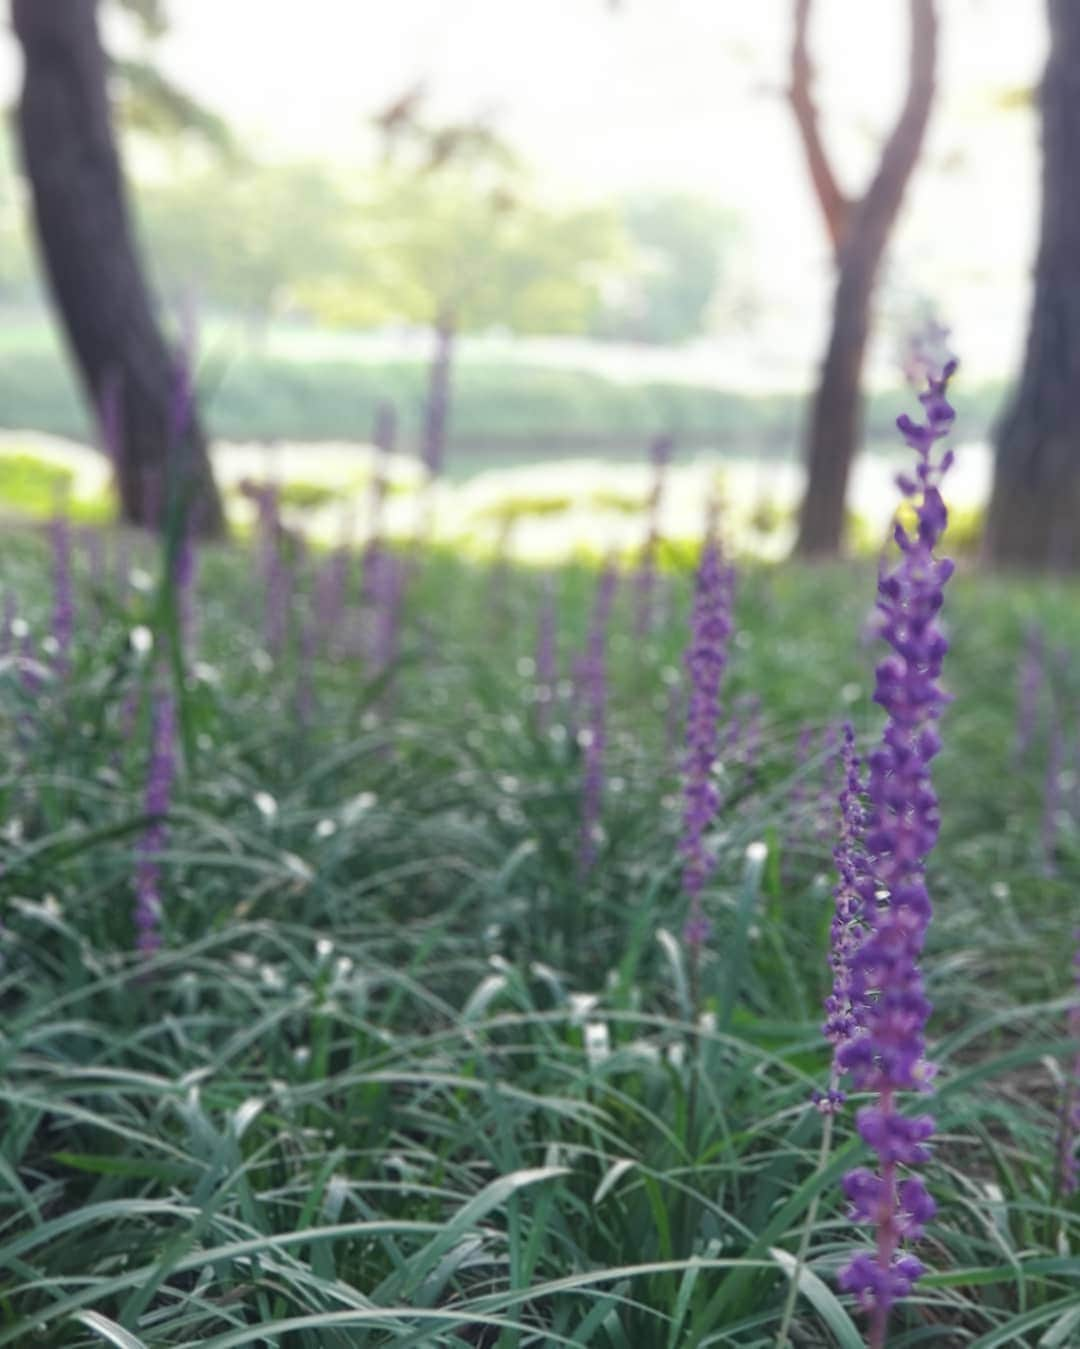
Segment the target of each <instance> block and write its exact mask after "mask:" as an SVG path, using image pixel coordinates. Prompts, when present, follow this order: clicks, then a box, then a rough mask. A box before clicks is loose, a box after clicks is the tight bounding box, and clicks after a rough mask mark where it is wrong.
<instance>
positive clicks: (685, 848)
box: [680, 530, 735, 950]
mask: <svg viewBox="0 0 1080 1349" xmlns="http://www.w3.org/2000/svg"><path fill="white" fill-rule="evenodd" d="M734 587H735V576H734V572H733V570H732V568H731V567H730V566H729V565H728V564H727V563H726V562H725V561H724V559H723V556H722V555H721V552H720V545H719V543H718V542H717V540H716V537H715V535H714V533H713V532H712V531H711V530H710V533H709V536H708V538H707V539H706V543H705V550H704V552H703V553H702V556H701V562H700V564H699V566H698V571H697V577H696V580H695V583H694V607H693V611H692V614H691V619H690V624H691V629H690V644H689V646H688V647H687V649H686V655H685V664H686V672H687V676H688V680H689V685H690V701H689V708H688V711H687V717H686V758H685V761H684V768H683V831H682V839H681V844H680V846H681V851H682V857H683V874H682V883H683V890H684V891H685V893H686V895H687V897H688V898H689V900H690V909H689V913H688V915H687V919H686V924H685V926H684V928H683V940H684V941H685V942H686V944H687V946H689V947H690V948H691V949H692V950H693V949H696V948H700V947H701V946H702V944H703V943H704V942H705V941H707V940H708V936H709V924H708V920H707V919H706V918H705V914H704V911H703V909H702V905H701V892H702V890H703V889H704V887H705V882H706V881H707V880H708V878H709V876H710V875H711V874H712V870H713V867H714V866H715V865H716V859H715V858H714V857H713V855H712V853H711V852H710V850H709V848H708V845H707V843H706V835H707V834H708V831H709V829H710V828H711V827H712V823H713V820H714V819H715V817H716V813H717V810H718V809H719V806H720V797H719V792H718V789H717V785H716V780H715V776H714V770H715V768H716V759H717V754H718V751H719V743H720V738H719V720H720V685H721V683H722V681H723V678H724V670H725V668H726V666H727V658H728V641H729V639H730V637H731V626H732V603H733V599H734Z"/></svg>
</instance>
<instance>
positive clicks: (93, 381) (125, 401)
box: [12, 0, 224, 534]
mask: <svg viewBox="0 0 1080 1349" xmlns="http://www.w3.org/2000/svg"><path fill="white" fill-rule="evenodd" d="M12 18H13V21H14V26H15V32H16V34H17V36H18V39H19V41H20V43H21V44H22V49H23V56H24V65H25V70H24V77H23V87H22V93H21V96H20V100H19V107H18V129H19V136H20V141H21V146H22V157H23V164H24V167H25V170H26V174H27V176H28V178H29V180H30V185H31V189H32V195H33V204H34V213H35V217H36V223H37V238H38V243H39V246H40V250H41V256H42V260H43V263H44V267H45V271H46V274H47V276H48V280H49V285H50V289H51V292H52V296H53V299H54V301H55V303H56V307H57V309H58V310H59V312H60V316H61V319H62V320H63V325H64V329H65V332H66V335H67V340H68V343H69V346H70V348H71V351H72V353H73V355H74V358H75V361H76V364H77V366H78V369H79V373H80V376H81V379H82V383H83V387H84V390H85V392H86V396H87V399H88V400H89V402H90V404H91V407H92V408H93V410H94V413H95V416H96V417H98V418H100V416H101V409H102V407H103V405H105V404H106V403H108V402H115V404H116V406H115V408H114V409H113V410H112V412H111V414H110V417H109V419H108V420H109V422H110V425H111V431H112V435H113V436H114V437H115V439H116V441H117V443H116V444H114V445H112V446H110V449H111V452H112V453H113V454H114V456H115V460H116V464H115V467H116V476H117V482H118V485H119V490H120V502H121V510H122V513H123V516H124V518H125V519H127V520H130V521H132V522H133V523H136V524H150V525H155V524H157V523H158V516H159V515H160V509H159V508H160V503H161V502H162V500H163V495H164V493H165V492H166V491H167V490H168V491H172V492H177V491H179V492H182V493H183V495H184V496H185V498H186V499H187V501H188V503H189V508H190V510H191V512H192V522H193V524H194V526H195V527H196V528H197V529H199V531H200V532H202V533H204V534H217V533H220V532H221V530H222V528H223V523H224V522H223V516H222V511H221V503H220V500H219V498H218V495H217V491H216V489H215V486H214V480H213V474H212V472H211V468H210V461H209V457H208V455H207V452H206V442H205V438H204V436H203V433H202V430H201V428H200V426H199V422H198V418H197V416H196V414H195V410H194V408H193V407H191V408H187V409H185V410H184V414H183V422H184V423H185V425H184V426H183V428H182V429H181V430H180V431H179V433H178V432H177V429H176V425H175V424H176V422H177V407H178V403H181V402H183V401H184V400H185V397H186V395H185V392H184V390H185V386H186V382H187V374H186V372H185V371H184V370H183V368H182V366H183V363H182V361H180V360H177V359H174V357H173V356H172V355H171V354H170V352H169V349H168V347H167V346H166V344H165V340H164V338H163V336H162V334H161V330H160V328H159V327H158V324H157V320H156V318H155V316H154V311H153V306H152V303H151V300H150V295H149V292H148V290H147V287H146V283H145V280H144V277H143V273H142V269H141V267H140V264H139V258H138V254H137V251H136V247H135V241H134V236H133V232H132V228H131V223H130V219H129V215H128V209H127V203H126V200H125V194H124V184H123V177H122V173H121V169H120V160H119V156H118V153H117V149H116V143H115V140H114V138H113V130H112V120H111V116H110V110H109V101H108V90H107V75H108V69H107V63H106V59H105V54H104V52H103V50H102V46H101V40H100V35H99V32H98V0H12Z"/></svg>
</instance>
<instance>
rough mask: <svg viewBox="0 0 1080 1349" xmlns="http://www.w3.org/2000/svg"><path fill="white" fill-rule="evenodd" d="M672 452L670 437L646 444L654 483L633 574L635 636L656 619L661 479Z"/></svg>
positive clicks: (650, 627) (649, 629)
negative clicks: (638, 559)
mask: <svg viewBox="0 0 1080 1349" xmlns="http://www.w3.org/2000/svg"><path fill="white" fill-rule="evenodd" d="M671 451H672V441H671V437H670V436H657V437H656V439H655V440H654V441H653V442H652V444H651V445H650V447H649V459H650V462H651V463H652V470H653V484H652V490H651V491H650V492H649V501H648V530H647V533H646V536H645V546H644V548H643V549H642V552H641V560H640V562H639V564H638V570H637V575H636V576H635V577H634V590H635V592H636V599H637V611H636V613H635V614H634V632H635V634H636V635H637V636H638V637H647V636H649V634H650V633H651V632H652V630H653V626H654V624H655V621H656V614H655V598H656V581H657V576H656V555H657V552H658V550H659V547H660V507H661V505H662V504H663V500H664V481H665V478H666V477H667V468H668V464H670V462H671Z"/></svg>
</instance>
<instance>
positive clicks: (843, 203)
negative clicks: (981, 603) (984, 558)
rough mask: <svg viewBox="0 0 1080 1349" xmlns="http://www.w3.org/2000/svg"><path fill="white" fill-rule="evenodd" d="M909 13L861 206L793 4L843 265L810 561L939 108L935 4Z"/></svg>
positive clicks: (806, 11) (857, 421) (805, 533)
mask: <svg viewBox="0 0 1080 1349" xmlns="http://www.w3.org/2000/svg"><path fill="white" fill-rule="evenodd" d="M910 7H911V51H910V57H909V78H908V92H907V97H906V99H905V102H904V107H903V109H902V111H901V113H900V117H899V119H898V121H897V123H896V126H895V127H894V128H893V131H892V134H891V135H890V137H889V139H888V141H887V142H886V145H885V148H884V150H883V152H882V155H881V161H880V163H879V165H878V169H877V173H876V174H875V175H874V178H873V181H872V182H871V183H870V186H869V187H868V188H867V190H866V193H865V195H864V196H863V197H862V198H861V200H859V201H855V202H853V201H850V200H849V199H848V198H846V197H845V196H844V195H843V193H842V192H841V191H840V188H839V186H838V185H837V181H836V178H835V176H834V174H833V172H832V168H831V166H830V164H829V161H828V157H827V155H826V153H825V149H824V144H823V141H822V139H821V134H820V129H819V126H818V115H817V109H816V107H815V105H814V102H813V98H812V95H811V75H812V71H811V67H810V60H809V55H808V47H807V28H808V24H809V16H810V0H796V4H795V45H794V49H793V53H792V89H791V102H792V108H793V110H794V113H795V118H796V122H797V125H798V127H799V132H800V135H801V137H802V140H803V147H804V150H805V152H806V157H807V164H808V167H809V169H810V176H811V181H812V182H813V185H814V190H815V194H816V196H817V199H818V203H819V205H820V206H821V209H822V213H823V215H824V218H825V224H826V228H827V230H828V232H829V237H830V240H831V241H832V244H833V249H834V252H835V256H836V266H837V280H836V290H835V292H834V298H833V311H832V326H831V329H830V333H829V341H828V346H827V348H826V351H825V359H824V362H823V365H822V370H821V378H820V382H819V384H818V388H817V392H816V394H815V397H814V400H813V405H812V408H811V413H810V422H809V427H808V432H807V440H806V448H805V462H806V470H807V480H806V490H805V494H804V496H803V501H802V507H801V510H800V514H799V533H798V540H797V543H796V550H797V551H798V552H799V553H801V554H803V555H804V556H828V555H831V554H834V553H836V552H838V551H839V549H840V544H841V542H842V539H843V533H844V506H845V501H846V497H847V486H848V478H849V477H850V473H851V464H852V461H853V459H854V457H855V450H856V447H857V445H858V443H859V438H860V434H861V429H862V427H861V422H862V395H861V383H862V369H863V361H864V358H865V355H866V344H867V340H868V338H869V335H870V321H871V310H872V305H873V299H874V290H875V287H876V284H877V279H878V275H879V272H880V270H881V262H882V258H883V257H884V254H885V248H886V246H887V244H888V241H889V236H890V234H891V233H892V229H893V226H894V225H895V223H896V218H897V215H898V214H899V211H900V205H901V203H902V201H903V197H904V191H905V189H906V187H907V184H908V180H909V179H910V177H911V173H912V170H913V169H914V167H915V164H916V161H917V160H918V157H919V151H920V149H921V147H922V143H923V138H924V136H925V133H926V125H927V122H928V121H929V117H930V108H931V105H932V103H933V97H934V70H935V66H936V61H937V13H936V9H935V2H934V0H910Z"/></svg>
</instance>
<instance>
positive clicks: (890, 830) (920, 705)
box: [829, 361, 955, 1349]
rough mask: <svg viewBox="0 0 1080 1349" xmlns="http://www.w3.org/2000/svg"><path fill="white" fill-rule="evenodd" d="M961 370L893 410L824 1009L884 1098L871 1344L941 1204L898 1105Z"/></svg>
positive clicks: (872, 1182)
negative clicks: (950, 395) (888, 479)
mask: <svg viewBox="0 0 1080 1349" xmlns="http://www.w3.org/2000/svg"><path fill="white" fill-rule="evenodd" d="M954 370H955V362H952V361H950V362H949V363H948V364H947V365H946V366H945V367H944V369H943V371H942V373H941V375H940V377H935V376H931V377H930V378H929V380H928V382H927V388H926V390H925V391H924V392H923V393H922V394H920V396H919V397H920V402H921V403H922V405H923V409H924V412H925V420H924V421H923V422H921V423H918V424H916V423H915V422H913V421H912V420H911V418H910V417H906V416H905V417H901V418H900V419H899V420H898V422H897V425H898V426H899V428H900V431H901V433H902V434H903V436H904V439H905V440H906V441H907V443H908V444H909V445H910V446H911V448H912V449H913V450H914V451H915V454H916V464H915V470H914V473H913V474H912V475H910V476H907V475H905V476H903V477H902V478H901V479H900V490H901V492H902V493H903V494H904V496H906V497H907V498H908V500H909V501H910V502H911V504H912V506H913V507H914V511H915V528H914V532H909V530H908V529H907V528H905V527H904V526H903V525H902V524H899V523H898V524H897V526H896V529H895V532H894V538H895V540H896V544H897V547H898V548H899V549H900V553H901V556H900V559H899V562H898V563H897V564H896V566H895V567H893V569H892V570H883V571H882V574H881V576H880V578H879V581H878V609H879V611H880V614H881V635H882V636H883V637H884V639H885V641H887V642H888V643H889V645H890V646H891V647H892V652H891V653H890V654H889V655H888V656H886V657H885V658H884V659H883V660H882V661H881V663H880V664H879V665H878V667H877V687H876V690H875V693H874V699H875V701H876V702H877V703H879V704H880V705H881V706H882V707H883V708H884V709H885V712H886V714H887V716H888V720H887V723H886V726H885V730H884V733H883V735H882V739H881V743H880V744H879V746H878V748H877V749H876V750H874V752H873V753H872V754H871V755H870V758H869V783H868V788H867V794H868V796H869V802H870V804H869V810H868V811H867V812H866V818H865V832H864V835H863V837H864V847H865V852H866V854H867V855H868V863H867V867H866V872H865V874H864V873H863V872H862V862H861V860H860V861H858V862H857V863H856V864H855V865H854V867H853V868H852V869H850V870H849V876H848V880H847V888H848V890H849V891H851V892H853V894H854V896H855V897H856V898H855V899H853V900H851V901H850V903H851V904H853V905H854V906H855V910H856V921H855V931H856V932H857V933H858V936H857V937H856V939H855V940H854V942H853V943H852V942H850V941H849V937H850V934H851V930H852V929H851V925H850V924H849V925H848V929H847V934H846V935H845V934H844V933H842V934H841V935H843V936H844V938H845V950H844V953H843V960H842V962H841V971H840V973H841V976H842V977H841V980H840V982H841V988H840V992H839V994H838V993H837V990H836V989H835V988H834V992H833V997H834V998H836V999H837V1001H836V1003H835V1005H834V1006H832V1007H830V1008H829V1012H830V1022H829V1024H830V1026H831V1028H832V1034H831V1036H830V1038H832V1039H833V1040H834V1042H835V1043H836V1044H837V1048H836V1066H837V1068H838V1069H839V1070H840V1071H841V1072H848V1073H850V1074H851V1076H852V1079H853V1080H854V1083H855V1086H856V1087H857V1088H858V1089H859V1090H861V1091H871V1092H874V1093H876V1097H877V1100H876V1102H875V1103H874V1104H872V1105H868V1106H864V1107H863V1108H862V1109H861V1110H860V1111H859V1112H858V1114H857V1116H856V1123H857V1126H858V1130H859V1134H860V1135H861V1137H862V1139H863V1141H864V1142H865V1143H866V1144H867V1146H868V1147H870V1148H871V1149H872V1150H873V1151H874V1152H875V1153H876V1154H877V1162H878V1165H877V1168H876V1170H875V1171H872V1172H865V1171H863V1170H861V1169H860V1170H859V1171H857V1172H852V1173H851V1174H850V1175H849V1176H848V1178H847V1180H846V1182H845V1188H846V1190H847V1193H848V1197H849V1199H851V1200H852V1204H853V1208H854V1217H855V1219H856V1221H858V1222H866V1223H869V1224H870V1225H871V1226H872V1227H873V1229H874V1232H875V1235H876V1249H875V1250H874V1251H873V1252H862V1253H860V1254H858V1255H856V1256H855V1258H854V1259H853V1260H852V1261H851V1263H850V1264H849V1265H848V1266H847V1267H846V1268H845V1269H844V1270H843V1271H842V1272H841V1274H840V1278H839V1282H840V1287H841V1288H842V1289H844V1290H845V1291H847V1292H850V1293H853V1294H854V1295H855V1297H856V1298H857V1300H858V1302H859V1304H860V1306H862V1307H863V1308H864V1309H865V1310H866V1311H868V1312H869V1313H870V1315H871V1321H870V1338H869V1343H870V1345H871V1346H873V1347H874V1349H880V1346H882V1345H883V1344H884V1343H885V1333H886V1327H887V1322H888V1317H889V1309H890V1307H892V1305H893V1304H894V1303H895V1302H896V1301H897V1300H898V1299H900V1298H903V1297H906V1296H907V1294H908V1293H909V1292H910V1291H911V1288H912V1285H913V1283H914V1282H915V1280H916V1279H917V1278H918V1277H919V1275H920V1274H921V1273H922V1266H921V1265H920V1264H919V1262H918V1261H917V1260H915V1259H914V1258H913V1257H912V1256H910V1255H908V1254H906V1253H905V1251H904V1249H903V1243H904V1241H905V1240H908V1239H910V1238H913V1237H915V1236H916V1235H918V1233H919V1232H921V1230H922V1227H923V1225H924V1224H925V1223H926V1222H927V1221H928V1220H929V1218H930V1217H932V1215H933V1201H932V1200H931V1199H930V1197H929V1195H928V1194H927V1193H926V1191H925V1190H924V1189H923V1187H922V1184H921V1182H918V1181H916V1180H914V1179H913V1178H905V1179H902V1178H901V1175H900V1172H899V1168H900V1167H901V1166H904V1167H907V1166H914V1165H919V1164H921V1163H923V1162H925V1161H926V1160H927V1159H928V1157H929V1155H930V1149H929V1147H928V1146H927V1144H928V1140H929V1138H930V1137H931V1135H932V1134H933V1131H934V1121H933V1119H932V1118H931V1117H930V1116H929V1115H916V1116H914V1117H911V1116H907V1115H903V1114H901V1113H900V1111H899V1109H898V1103H897V1095H898V1093H900V1092H904V1091H925V1090H926V1089H927V1087H928V1084H929V1081H930V1079H931V1077H932V1068H931V1066H930V1065H929V1064H928V1063H927V1062H926V1042H925V1027H926V1022H927V1019H928V1018H929V1015H930V1003H929V1001H928V1000H927V998H926V996H925V993H924V991H923V982H922V974H921V971H920V968H919V958H920V955H921V954H922V949H923V944H924V942H925V940H926V930H927V926H928V924H929V922H930V915H931V904H930V895H929V892H928V891H927V888H926V879H925V865H926V857H927V855H928V854H929V852H930V851H931V849H932V848H933V846H934V844H935V842H936V840H937V835H938V826H939V816H938V802H937V797H936V795H935V793H934V788H933V782H932V780H931V773H930V763H931V760H932V759H933V757H934V756H935V755H936V754H937V752H938V750H939V749H940V747H941V741H940V738H939V736H938V734H937V730H936V726H937V722H938V719H939V718H940V716H941V713H942V711H943V709H944V707H945V705H946V703H947V701H948V700H947V697H946V695H945V693H944V692H943V690H942V688H941V686H940V684H939V682H938V681H939V679H940V675H941V668H942V662H943V660H944V657H945V653H946V651H947V650H948V642H947V641H946V638H945V634H944V632H943V631H942V629H941V627H940V626H939V623H938V613H939V611H940V609H941V605H942V600H943V598H944V596H943V588H944V586H945V583H946V581H948V579H949V577H950V575H951V574H952V570H953V566H952V563H951V562H950V561H948V560H947V559H938V558H937V557H935V555H934V549H935V547H936V545H937V543H938V541H939V539H940V537H941V534H942V531H943V530H944V528H945V524H946V519H947V515H946V510H945V505H944V502H943V501H942V498H941V490H940V484H941V479H942V477H943V475H944V473H945V472H946V471H947V469H948V467H949V465H950V464H951V462H952V455H951V453H950V452H948V451H947V452H946V453H944V454H943V455H941V457H940V458H937V457H935V455H934V447H935V445H936V444H937V442H938V441H939V440H940V439H941V438H942V437H943V436H945V435H947V434H948V432H949V430H950V428H951V427H952V423H953V415H954V414H953V410H952V408H951V407H950V406H949V403H948V400H947V399H946V388H947V385H948V381H949V379H950V377H951V376H952V374H953V372H954ZM849 775H850V761H849ZM849 784H850V776H849ZM849 790H850V786H849ZM850 818H852V817H851V816H849V824H850ZM860 827H861V822H860ZM842 847H843V844H842ZM838 851H839V850H838ZM848 862H850V858H849V859H848ZM844 885H845V881H844V879H843V872H842V880H841V886H842V887H844ZM847 903H849V901H848V900H846V899H845V904H847ZM841 927H842V928H843V927H844V924H841ZM852 946H853V947H854V949H851V947H852ZM834 970H835V966H834ZM834 1015H835V1016H836V1017H837V1021H836V1022H835V1024H834V1023H833V1021H832V1018H833V1016H834Z"/></svg>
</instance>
